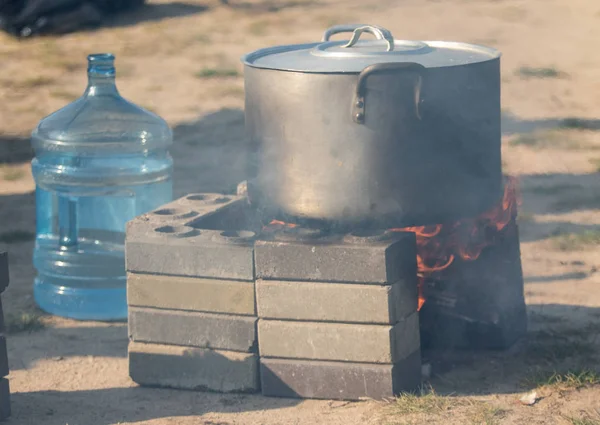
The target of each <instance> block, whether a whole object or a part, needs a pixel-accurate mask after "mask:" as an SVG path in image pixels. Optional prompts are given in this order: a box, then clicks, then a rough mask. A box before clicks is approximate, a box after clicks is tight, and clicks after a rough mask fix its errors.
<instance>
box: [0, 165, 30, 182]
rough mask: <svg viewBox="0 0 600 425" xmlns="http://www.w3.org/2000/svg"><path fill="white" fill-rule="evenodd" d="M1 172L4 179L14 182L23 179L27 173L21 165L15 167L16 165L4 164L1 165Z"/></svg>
mask: <svg viewBox="0 0 600 425" xmlns="http://www.w3.org/2000/svg"><path fill="white" fill-rule="evenodd" d="M0 172H1V174H2V179H3V180H4V181H7V182H14V181H17V180H21V179H22V178H24V177H25V176H26V175H27V173H26V172H25V170H24V169H23V167H20V166H19V167H14V166H8V165H3V166H0Z"/></svg>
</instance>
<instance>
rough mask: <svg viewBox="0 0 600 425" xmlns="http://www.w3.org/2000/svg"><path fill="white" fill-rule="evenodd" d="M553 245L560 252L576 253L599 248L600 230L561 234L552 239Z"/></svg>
mask: <svg viewBox="0 0 600 425" xmlns="http://www.w3.org/2000/svg"><path fill="white" fill-rule="evenodd" d="M552 245H553V246H554V248H556V249H558V250H560V251H574V250H580V249H586V248H590V247H594V246H598V245H600V230H588V231H586V232H583V233H567V234H559V235H556V236H554V237H553V238H552Z"/></svg>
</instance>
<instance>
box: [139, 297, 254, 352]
mask: <svg viewBox="0 0 600 425" xmlns="http://www.w3.org/2000/svg"><path fill="white" fill-rule="evenodd" d="M256 320H257V319H256V318H255V317H248V316H230V315H225V314H209V313H196V312H187V311H176V310H155V309H149V308H140V307H131V308H130V309H129V335H130V338H131V339H132V340H133V341H138V342H153V343H157V344H174V345H184V346H192V347H201V348H213V349H220V350H231V351H242V352H255V351H256Z"/></svg>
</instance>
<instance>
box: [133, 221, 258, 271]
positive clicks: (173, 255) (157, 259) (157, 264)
mask: <svg viewBox="0 0 600 425" xmlns="http://www.w3.org/2000/svg"><path fill="white" fill-rule="evenodd" d="M222 234H224V235H222ZM238 234H239V235H241V236H240V237H237V236H235V235H234V237H229V236H227V235H228V233H227V232H221V231H217V230H204V229H203V230H198V229H194V228H192V227H189V226H179V225H164V223H162V224H160V225H158V224H157V223H156V222H154V221H148V222H141V221H137V222H133V223H130V224H129V225H128V227H127V235H126V241H125V258H126V265H127V270H128V271H129V272H134V273H153V274H165V275H175V276H193V277H206V278H218V279H235V280H250V281H251V280H254V260H253V250H254V249H253V242H252V240H251V237H252V236H253V235H254V234H253V233H251V232H249V233H243V232H238ZM248 235H249V236H250V240H247V236H248Z"/></svg>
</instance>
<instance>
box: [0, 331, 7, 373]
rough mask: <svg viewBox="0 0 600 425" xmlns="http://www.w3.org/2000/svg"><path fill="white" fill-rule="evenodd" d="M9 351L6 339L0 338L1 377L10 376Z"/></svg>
mask: <svg viewBox="0 0 600 425" xmlns="http://www.w3.org/2000/svg"><path fill="white" fill-rule="evenodd" d="M8 374H9V369H8V351H7V349H6V337H5V336H4V335H1V336H0V377H5V376H8Z"/></svg>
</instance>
